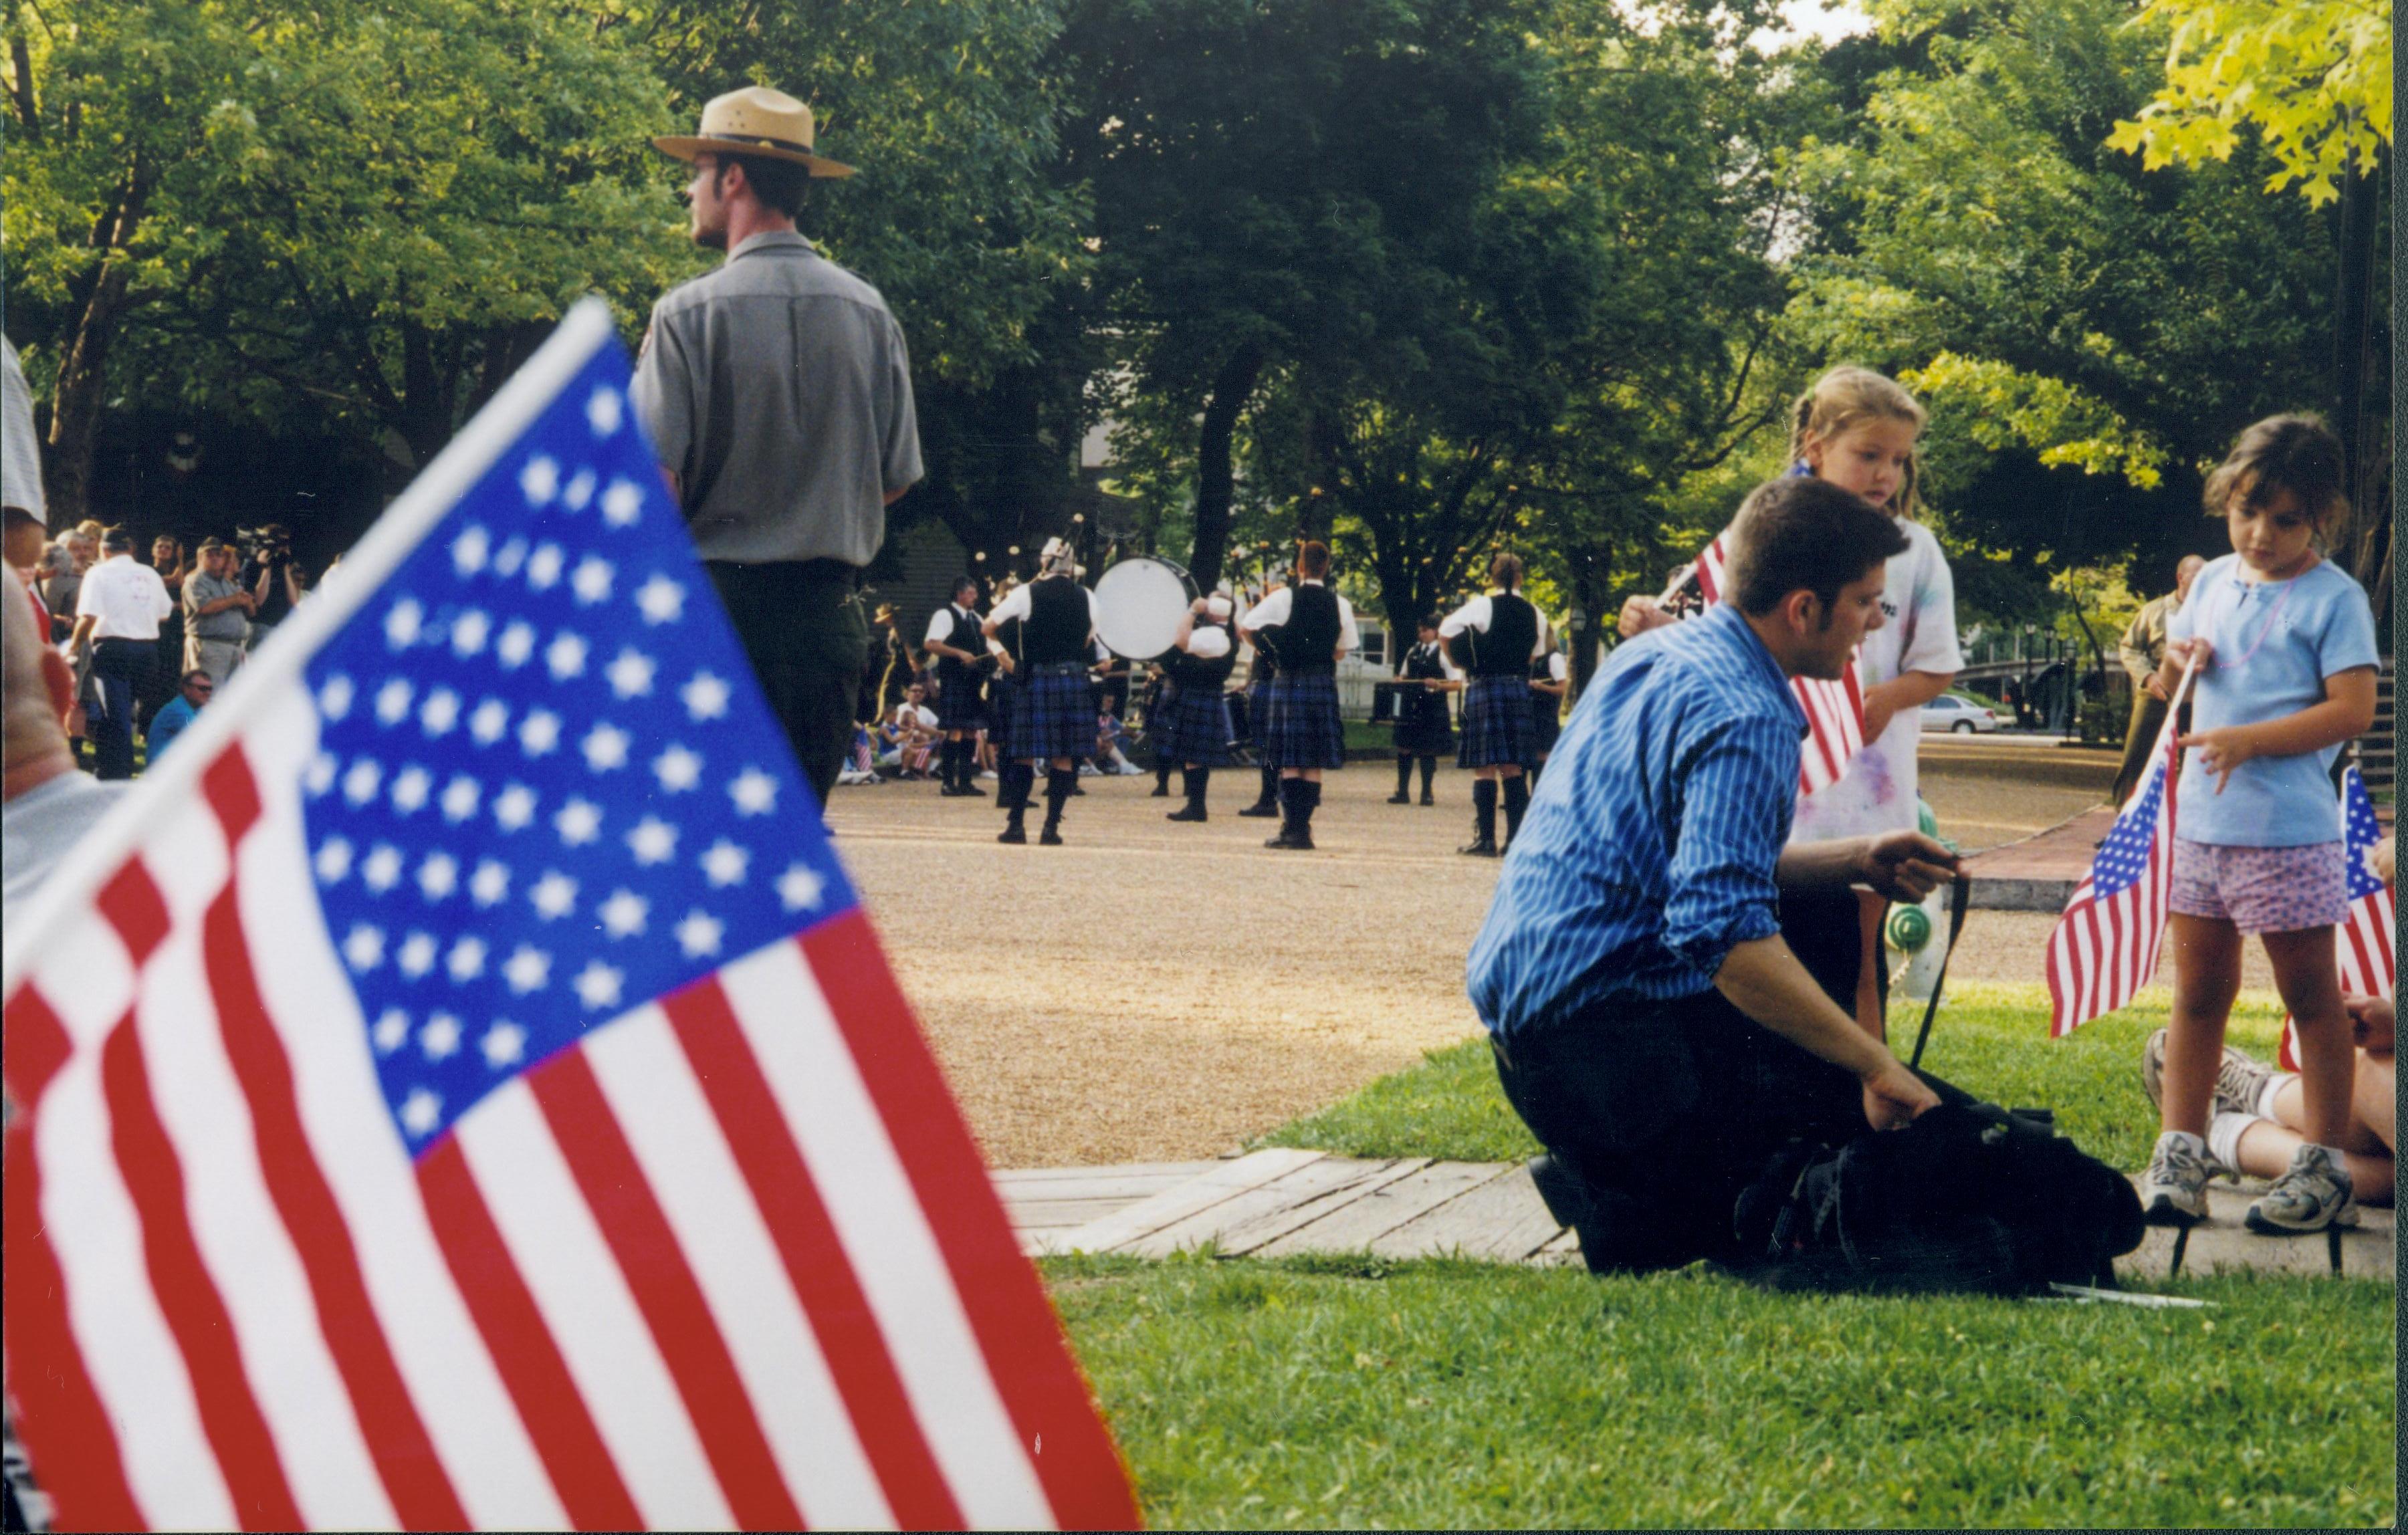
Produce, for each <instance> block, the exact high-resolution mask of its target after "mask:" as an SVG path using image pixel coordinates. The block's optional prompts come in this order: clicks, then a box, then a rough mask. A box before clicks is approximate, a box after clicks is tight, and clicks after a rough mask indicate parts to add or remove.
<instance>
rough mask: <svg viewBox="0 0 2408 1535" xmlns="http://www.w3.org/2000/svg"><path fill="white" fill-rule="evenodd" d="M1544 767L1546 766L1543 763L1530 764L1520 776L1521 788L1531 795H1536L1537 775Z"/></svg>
mask: <svg viewBox="0 0 2408 1535" xmlns="http://www.w3.org/2000/svg"><path fill="white" fill-rule="evenodd" d="M1546 766H1547V765H1546V764H1545V763H1543V762H1534V763H1532V764H1530V766H1529V768H1528V769H1527V770H1526V771H1525V772H1524V773H1523V774H1522V784H1523V787H1525V788H1527V789H1528V790H1529V791H1530V792H1531V793H1532V794H1537V793H1538V792H1539V773H1540V770H1541V769H1542V768H1545V767H1546Z"/></svg>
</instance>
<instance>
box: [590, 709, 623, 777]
mask: <svg viewBox="0 0 2408 1535" xmlns="http://www.w3.org/2000/svg"><path fill="white" fill-rule="evenodd" d="M630 739H631V738H630V737H629V736H628V734H627V733H626V732H625V731H624V730H622V729H620V728H619V727H618V726H617V725H615V724H610V723H609V721H607V720H605V721H604V722H602V723H601V724H597V725H595V727H594V728H593V729H591V730H589V731H587V732H586V733H585V739H583V740H581V741H580V742H578V745H577V749H578V751H579V752H581V753H583V754H584V757H585V766H586V767H587V768H589V769H591V770H592V771H594V772H597V773H608V772H613V771H616V770H617V769H619V768H624V767H625V766H627V747H628V743H629V741H630Z"/></svg>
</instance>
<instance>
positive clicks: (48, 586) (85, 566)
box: [42, 528, 99, 685]
mask: <svg viewBox="0 0 2408 1535" xmlns="http://www.w3.org/2000/svg"><path fill="white" fill-rule="evenodd" d="M98 552H99V544H98V541H97V540H95V539H94V538H92V537H91V536H90V535H89V534H87V533H85V532H84V531H83V530H82V529H80V528H70V529H68V530H67V532H66V533H65V534H63V535H61V536H60V538H59V539H58V541H56V542H55V543H53V544H51V545H50V555H49V560H48V569H49V571H50V575H49V577H48V579H46V580H45V581H43V582H42V602H43V605H44V606H46V607H48V608H49V609H50V641H51V643H53V644H61V643H64V642H65V639H66V638H67V636H68V635H69V634H71V633H73V632H74V630H75V611H76V597H77V595H79V594H80V593H81V592H82V590H83V578H84V572H85V571H87V570H90V569H91V568H92V566H93V558H94V556H95V555H96V554H97V553H98ZM77 681H78V683H79V685H80V683H81V681H82V679H81V678H78V679H77Z"/></svg>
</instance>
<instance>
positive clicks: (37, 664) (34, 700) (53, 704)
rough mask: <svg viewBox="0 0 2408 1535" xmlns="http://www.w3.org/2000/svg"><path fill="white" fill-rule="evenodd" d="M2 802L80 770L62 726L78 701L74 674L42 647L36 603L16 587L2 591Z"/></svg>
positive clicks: (0, 712) (0, 773) (0, 731)
mask: <svg viewBox="0 0 2408 1535" xmlns="http://www.w3.org/2000/svg"><path fill="white" fill-rule="evenodd" d="M0 659H5V662H6V666H5V670H0V689H5V690H6V692H5V695H0V799H14V798H16V797H17V796H19V795H21V794H23V793H24V792H25V791H26V790H28V789H31V788H34V787H36V786H37V785H39V784H43V783H47V782H50V780H51V779H53V778H56V777H58V776H59V774H61V773H72V772H74V771H75V753H73V752H72V751H71V750H70V749H69V748H68V746H67V733H66V727H65V725H64V724H61V723H60V721H61V719H62V718H63V717H64V716H65V713H66V711H67V707H68V706H69V705H70V704H71V703H73V702H74V701H75V673H74V672H72V671H70V670H69V669H68V668H67V664H66V662H65V660H64V659H63V658H62V657H61V656H60V655H59V653H58V652H56V651H54V650H52V649H50V647H49V646H48V645H45V644H43V643H42V637H41V636H40V635H38V634H36V632H35V630H34V607H33V604H32V603H30V602H27V601H26V600H25V595H24V594H23V593H22V591H18V590H16V589H14V587H13V586H11V587H9V588H6V589H0Z"/></svg>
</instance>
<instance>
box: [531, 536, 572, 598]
mask: <svg viewBox="0 0 2408 1535" xmlns="http://www.w3.org/2000/svg"><path fill="white" fill-rule="evenodd" d="M566 563H567V556H566V555H565V554H563V553H562V552H560V546H559V545H558V544H538V545H536V549H535V552H534V553H532V554H530V555H528V556H527V563H526V579H527V586H528V587H529V588H530V589H531V590H533V591H538V592H549V591H551V590H552V588H553V587H554V586H556V585H558V584H559V582H560V567H562V566H563V565H565V564H566Z"/></svg>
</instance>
